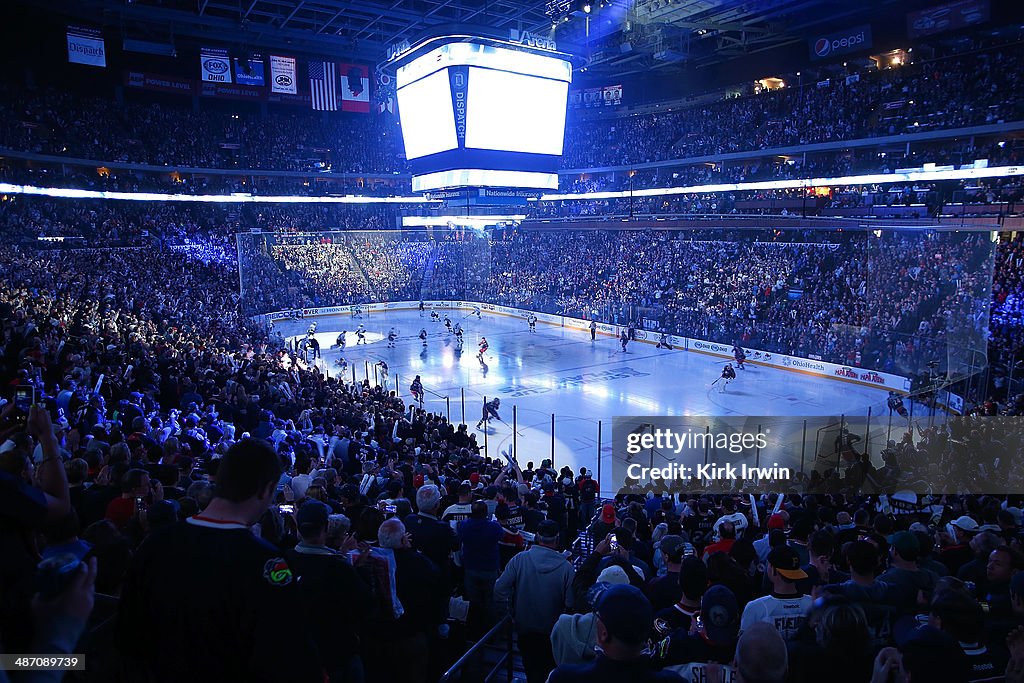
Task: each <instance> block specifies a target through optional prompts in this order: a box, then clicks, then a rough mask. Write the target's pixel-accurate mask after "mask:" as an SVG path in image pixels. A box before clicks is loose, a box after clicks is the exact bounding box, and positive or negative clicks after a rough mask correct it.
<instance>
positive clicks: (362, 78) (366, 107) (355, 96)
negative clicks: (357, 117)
mask: <svg viewBox="0 0 1024 683" xmlns="http://www.w3.org/2000/svg"><path fill="white" fill-rule="evenodd" d="M338 70H339V75H340V76H341V110H342V111H355V112H361V113H364V114H368V113H370V69H369V68H368V67H366V66H365V65H363V64H338Z"/></svg>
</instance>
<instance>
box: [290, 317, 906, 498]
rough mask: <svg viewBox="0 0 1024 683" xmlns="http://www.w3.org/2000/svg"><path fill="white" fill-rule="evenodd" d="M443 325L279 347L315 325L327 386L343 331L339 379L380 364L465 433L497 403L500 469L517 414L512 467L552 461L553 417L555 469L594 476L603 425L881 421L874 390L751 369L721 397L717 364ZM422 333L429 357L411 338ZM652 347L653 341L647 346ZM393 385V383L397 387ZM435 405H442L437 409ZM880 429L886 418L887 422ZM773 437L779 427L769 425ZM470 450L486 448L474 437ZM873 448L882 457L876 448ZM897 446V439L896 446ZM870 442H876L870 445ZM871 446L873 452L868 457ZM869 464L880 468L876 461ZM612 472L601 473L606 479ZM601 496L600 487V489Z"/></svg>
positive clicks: (293, 330)
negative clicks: (768, 419) (312, 334)
mask: <svg viewBox="0 0 1024 683" xmlns="http://www.w3.org/2000/svg"><path fill="white" fill-rule="evenodd" d="M439 313H441V320H442V322H436V323H435V322H432V321H431V320H430V316H429V309H428V311H427V312H426V313H424V315H423V316H422V317H421V316H420V314H419V312H417V311H387V312H381V313H372V314H365V313H364V314H363V315H362V316H361V317H359V318H353V317H352V316H350V315H333V316H322V317H315V318H307V319H305V320H289V321H281V322H278V323H277V324H276V330H277V331H280V332H281V334H283V335H284V336H285V338H286V339H289V341H290V339H291V338H292V337H294V336H296V335H300V336H305V333H306V331H307V329H308V328H309V325H310V323H312V322H314V321H315V322H316V323H317V332H316V338H317V341H318V342H319V343H320V350H321V355H322V358H321V359H320V360H318V361H317V365H318V366H319V367H320V368H321V370H322V371H326V372H328V373H329V374H330V375H331V376H336V375H338V374H339V373H340V372H341V368H340V367H338V366H337V365H336V361H337V360H338V358H339V355H341V354H340V351H339V349H338V348H331V345H332V344H334V343H335V342H336V339H337V336H338V333H339V332H340V331H341V330H346V331H347V335H346V337H347V339H346V342H347V343H346V348H345V352H344V357H345V359H346V360H347V361H348V363H349V366H350V367H349V368H348V369H346V370H345V376H346V378H347V379H351V378H352V367H354V368H355V373H356V374H355V376H356V379H357V380H358V381H362V380H363V379H364V378H365V377H366V368H367V364H368V365H369V371H370V380H371V383H372V382H373V381H374V374H373V373H374V369H373V365H374V364H375V363H377V362H378V361H380V360H384V361H385V362H386V363H387V364H388V370H389V375H390V377H389V381H388V388H389V389H392V390H395V389H397V390H398V391H399V393H400V395H401V397H402V398H403V399H404V400H405V401H406V404H407V405H408V403H409V402H411V401H412V397H411V396H410V394H409V384H410V383H411V382H412V380H413V378H414V377H415V376H416V375H419V376H420V379H421V381H422V382H423V386H424V388H425V389H426V391H427V397H426V401H425V404H424V407H425V408H426V409H427V410H428V411H431V412H440V413H446V412H447V411H448V410H449V406H450V417H451V420H452V421H453V422H455V423H456V424H458V423H459V422H462V421H463V406H462V396H463V393H462V392H464V395H465V420H464V421H465V422H466V423H467V424H468V425H469V428H470V430H471V431H472V430H473V428H474V426H475V425H476V423H477V421H478V420H479V419H480V415H481V408H482V405H483V400H484V397H486V398H487V399H488V400H490V399H492V398H494V397H498V398H500V399H501V410H500V415H501V418H502V420H504V422H497V421H493V420H492V421H491V422H490V423H489V426H488V430H487V434H486V446H487V448H486V452H487V455H490V456H497V457H500V456H501V454H502V452H503V451H504V452H507V451H509V450H510V449H511V447H512V444H513V437H512V412H513V410H512V409H513V406H515V407H516V418H517V419H516V432H517V434H516V438H515V446H516V449H517V450H518V460H519V462H520V463H521V464H523V466H525V464H526V462H527V461H533V462H534V463H535V464H536V465H539V464H540V462H541V460H543V459H545V458H548V457H550V454H551V451H552V440H551V415H552V413H553V414H554V415H555V439H554V453H555V465H556V467H562V466H563V465H569V466H570V467H572V468H573V470H574V471H578V470H579V468H580V467H581V466H582V467H588V468H592V469H595V470H596V469H597V444H598V422H599V421H601V423H602V425H601V437H602V438H601V461H602V463H601V464H602V465H603V468H602V469H606V468H610V465H611V453H612V449H611V440H612V434H611V431H612V430H611V420H612V418H613V417H615V416H642V415H644V416H645V415H651V416H680V415H698V416H700V415H713V416H752V415H754V416H756V415H766V416H792V417H793V418H794V419H792V420H788V421H783V422H788V423H789V424H790V426H791V428H792V429H793V430H794V432H795V430H796V429H798V428H799V425H801V424H802V422H803V421H802V419H796V418H799V417H801V416H836V419H837V420H838V416H839V415H841V414H842V415H847V416H853V415H864V414H866V413H867V410H868V407H869V406H871V407H872V409H873V410H874V411H875V415H881V411H880V409H881V408H882V407H883V406H884V404H885V399H886V392H885V391H883V390H879V389H875V388H871V387H868V386H861V385H856V384H850V383H845V382H840V381H836V380H831V379H820V378H815V377H811V376H808V375H802V374H799V373H795V372H789V371H785V370H780V369H775V368H768V367H763V366H755V365H751V364H750V363H749V362H748V364H747V367H746V369H744V370H742V371H740V370H737V375H738V377H737V379H736V380H735V381H734V382H732V383H731V384H730V385H729V387H728V389H727V391H726V392H725V393H721V392H720V391H719V388H720V387H718V386H712V383H713V382H714V381H715V380H716V379H717V378H718V377H719V376H720V374H721V371H722V367H723V366H724V365H725V362H726V361H725V360H722V359H719V358H715V357H713V356H708V355H704V354H701V353H696V352H693V351H679V350H673V351H668V350H665V349H657V348H655V346H654V344H647V343H640V342H631V343H630V344H629V345H628V347H627V351H626V353H622V351H621V346H620V344H619V341H618V340H617V339H614V338H612V337H610V336H602V335H600V334H599V335H598V336H597V341H595V342H591V341H590V333H589V332H581V331H578V330H574V329H569V328H562V327H556V326H554V325H550V324H545V323H542V322H539V323H538V324H537V331H536V332H535V333H531V332H529V327H528V325H527V323H526V321H525V320H522V319H518V318H511V317H506V316H500V315H493V314H488V313H486V312H485V313H483V315H482V319H480V320H477V318H476V316H475V315H472V314H470V315H466V314H465V313H463V312H461V311H452V312H451V320H452V324H453V325H454V324H455V323H456V322H461V323H462V327H463V331H464V335H463V338H464V344H463V348H462V351H461V352H460V351H459V350H458V349H457V348H456V343H455V336H454V335H452V334H449V333H448V331H447V329H446V328H445V326H444V323H443V320H444V311H439ZM360 323H362V324H363V325H364V326H365V328H366V341H367V343H366V344H360V345H358V346H357V345H356V341H357V337H356V335H355V329H356V328H357V326H358V325H359V324H360ZM391 327H395V328H396V330H397V331H398V333H399V336H398V340H397V342H396V348H394V349H389V348H387V333H388V330H389V329H390V328H391ZM421 328H425V329H426V331H427V335H428V337H427V345H426V347H424V346H423V344H422V342H421V341H420V339H419V338H418V335H419V332H420V329H421ZM484 336H486V337H487V341H488V343H489V345H490V349H489V350H488V351H487V353H486V354H485V355H484V361H485V363H484V364H481V363H480V362H479V361H478V360H477V357H476V356H477V349H478V342H479V340H480V338H481V337H484ZM651 336H654V335H651ZM396 377H397V378H398V381H399V382H400V384H399V385H397V386H396ZM444 397H448V401H447V402H446V401H445V399H444ZM885 414H886V418H885V419H888V412H887V411H886V412H885ZM776 426H778V423H776ZM476 434H477V441H478V442H479V443H481V444H484V442H485V434H484V432H483V431H482V430H476ZM878 438H881V439H883V440H882V442H881V445H884V437H878ZM897 438H898V437H897ZM872 441H874V437H872ZM880 447H881V446H878V447H876V448H873V449H872V450H873V451H874V453H875V454H877V452H878V448H880ZM876 458H877V456H876ZM607 471H609V470H607V469H606V472H607ZM602 488H604V487H602Z"/></svg>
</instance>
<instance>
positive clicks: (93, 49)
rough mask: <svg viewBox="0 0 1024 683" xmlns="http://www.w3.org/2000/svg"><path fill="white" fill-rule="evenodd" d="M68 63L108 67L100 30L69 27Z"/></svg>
mask: <svg viewBox="0 0 1024 683" xmlns="http://www.w3.org/2000/svg"><path fill="white" fill-rule="evenodd" d="M67 35H68V61H69V62H70V63H72V64H88V65H90V66H101V67H105V66H106V65H107V51H106V45H105V44H104V42H103V34H102V33H100V31H99V30H98V29H92V28H81V27H79V26H68V34H67Z"/></svg>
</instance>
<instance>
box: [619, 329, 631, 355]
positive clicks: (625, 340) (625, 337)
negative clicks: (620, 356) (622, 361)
mask: <svg viewBox="0 0 1024 683" xmlns="http://www.w3.org/2000/svg"><path fill="white" fill-rule="evenodd" d="M619 343H620V344H622V352H623V353H625V352H626V344H628V343H629V333H628V332H626V330H622V334H621V335H619Z"/></svg>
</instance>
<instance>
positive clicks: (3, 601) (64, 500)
mask: <svg viewBox="0 0 1024 683" xmlns="http://www.w3.org/2000/svg"><path fill="white" fill-rule="evenodd" d="M4 408H5V409H6V410H9V411H13V410H14V406H13V404H8V405H7V406H4ZM25 426H26V431H27V432H28V434H27V435H23V436H20V437H18V438H17V439H9V440H8V441H7V442H5V446H6V444H7V443H11V442H13V443H12V447H9V448H6V449H5V452H4V453H3V454H2V456H0V457H2V458H3V459H4V461H5V462H4V464H5V467H3V468H0V554H2V555H3V558H4V560H3V561H4V567H5V571H4V573H3V575H2V576H0V613H3V614H4V615H6V617H7V618H5V619H0V642H3V644H4V647H5V648H6V651H7V652H28V651H29V650H28V648H29V646H30V644H31V643H30V642H29V639H30V638H31V636H32V634H31V629H28V628H25V624H29V623H32V610H31V600H32V594H31V587H32V580H31V576H32V575H33V574H34V573H35V567H36V562H37V559H38V558H37V556H36V549H35V546H34V544H33V543H30V541H29V539H32V538H33V537H34V535H35V533H36V532H37V531H38V530H39V529H40V528H41V527H42V525H43V524H44V523H45V522H47V521H54V520H58V519H61V518H62V517H64V516H65V515H66V514H67V513H68V511H69V510H70V509H71V502H70V496H69V493H68V480H67V474H66V471H65V469H64V464H63V462H61V459H60V454H59V450H58V444H57V439H56V437H55V436H54V434H53V423H52V422H51V421H50V414H49V413H48V412H47V411H46V410H45V409H43V408H42V407H41V406H37V405H30V406H29V408H28V412H27V417H26V420H25ZM28 437H32V439H35V440H36V441H37V442H38V443H39V445H40V446H41V448H42V451H43V458H42V460H41V461H40V462H39V463H38V464H36V466H35V472H34V482H35V484H33V469H32V450H33V449H34V447H35V445H34V444H33V443H32V440H31V439H29V438H28Z"/></svg>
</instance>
